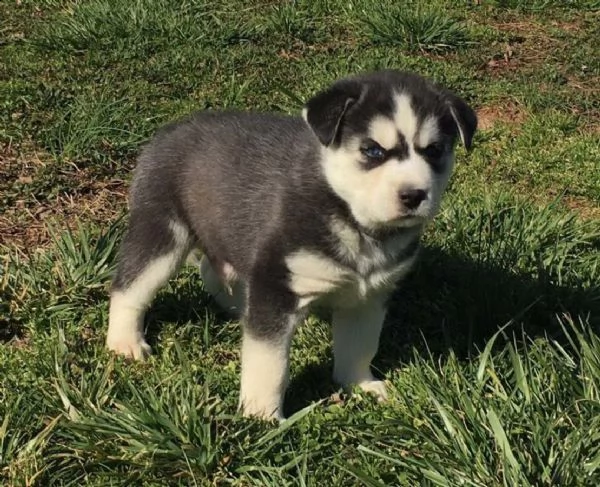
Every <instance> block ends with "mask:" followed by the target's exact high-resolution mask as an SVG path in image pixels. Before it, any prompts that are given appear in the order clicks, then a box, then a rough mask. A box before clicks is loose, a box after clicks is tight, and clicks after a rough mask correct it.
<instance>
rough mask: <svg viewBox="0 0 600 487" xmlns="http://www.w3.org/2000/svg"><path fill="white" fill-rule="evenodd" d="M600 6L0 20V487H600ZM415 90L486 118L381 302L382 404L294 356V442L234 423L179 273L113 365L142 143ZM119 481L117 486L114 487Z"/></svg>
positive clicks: (420, 5)
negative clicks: (245, 116) (337, 91)
mask: <svg viewBox="0 0 600 487" xmlns="http://www.w3.org/2000/svg"><path fill="white" fill-rule="evenodd" d="M599 8H600V4H599V3H598V2H597V1H595V0H568V1H562V0H561V1H558V0H529V1H524V0H496V1H493V0H489V1H485V0H482V1H473V2H464V1H460V2H459V1H456V0H434V1H432V2H424V1H416V0H413V1H411V0H406V1H402V2H399V1H398V2H388V3H385V2H384V3H382V2H380V1H375V0H344V1H341V0H318V1H295V2H267V1H265V2H259V1H244V2H242V1H238V0H235V1H227V0H217V1H206V0H185V1H182V2H171V1H168V0H137V1H135V2H122V1H119V0H89V1H86V2H81V1H78V0H38V1H34V0H17V1H13V0H5V1H2V2H0V18H2V19H3V22H2V26H1V27H0V59H1V60H2V62H1V63H0V106H1V108H2V109H1V110H0V210H1V211H0V249H1V250H0V259H1V261H0V266H1V267H0V374H2V380H1V381H0V481H1V483H3V484H5V485H113V484H115V485H122V484H123V482H124V481H127V482H132V483H134V484H136V485H137V484H139V485H171V484H173V485H178V484H181V485H190V484H194V485H226V484H227V485H228V484H231V485H261V486H264V485H294V486H295V485H319V484H321V485H333V484H339V485H368V486H384V485H411V486H412V485H440V486H441V485H447V486H455V485H459V484H461V485H462V484H464V485H472V486H496V485H498V486H500V485H519V486H528V485H531V486H533V485H536V486H541V485H548V486H550V485H589V486H595V485H598V484H599V483H600V414H599V412H600V340H599V338H598V332H599V326H600V284H599V283H600V116H599V114H600V53H599V48H598V41H597V39H598V38H600V27H599V26H600V15H599ZM381 67H392V68H401V69H410V70H414V71H418V72H419V73H421V74H423V75H426V76H428V77H430V78H432V79H434V80H436V81H438V82H440V83H442V84H444V85H446V86H448V87H449V88H451V89H453V90H454V91H456V92H457V93H459V94H461V95H462V96H464V97H465V98H466V99H467V100H468V102H469V103H470V104H471V105H472V106H473V107H474V108H475V109H476V110H477V112H478V114H479V119H480V131H479V132H478V134H477V136H476V138H475V142H474V148H473V150H472V152H471V153H468V154H467V153H465V151H464V150H462V149H461V150H459V152H458V155H457V165H456V172H455V174H454V176H453V179H452V183H451V187H450V188H449V191H448V194H447V198H446V200H445V202H444V205H443V208H442V211H441V214H440V215H439V218H438V219H437V220H436V221H435V222H434V223H433V224H432V226H431V228H430V229H429V231H428V233H427V238H426V248H425V251H424V252H423V255H422V259H421V262H420V264H419V266H418V268H417V269H416V271H415V272H414V273H413V274H412V275H411V276H410V278H409V279H408V280H407V281H406V282H405V283H404V284H403V285H402V286H400V287H399V289H398V292H397V294H396V295H395V297H394V300H393V302H392V309H391V311H390V314H389V317H388V320H387V326H386V328H385V331H384V335H383V339H382V346H381V351H380V353H379V355H378V357H377V358H376V360H375V368H376V370H377V372H378V374H379V375H380V376H382V377H384V378H385V379H386V380H387V381H388V383H389V385H390V389H391V399H390V401H389V402H387V403H385V404H378V403H377V402H376V401H374V400H373V399H372V398H370V397H369V396H366V395H361V394H359V393H358V392H357V393H356V394H354V395H349V394H346V393H343V392H341V391H339V390H338V389H337V388H336V386H335V384H333V383H332V382H331V379H330V374H331V347H330V330H329V327H328V325H327V322H326V321H324V320H321V319H319V318H317V317H310V318H309V319H308V320H307V322H306V323H305V324H304V326H303V327H302V328H301V329H300V330H299V332H298V335H297V337H296V339H295V342H294V347H293V351H292V380H291V384H290V389H289V393H288V397H287V401H286V404H287V410H288V413H289V414H291V415H292V419H291V420H289V421H287V422H285V423H283V424H282V425H281V426H274V425H271V424H266V423H262V422H259V421H251V420H247V419H242V418H240V417H239V416H238V415H237V414H236V401H237V397H236V394H237V388H238V386H239V335H240V334H239V323H238V322H236V321H230V320H228V319H227V318H226V317H224V316H223V315H221V314H220V313H219V311H218V310H217V308H216V307H215V304H214V302H212V301H211V299H210V298H209V297H208V296H207V295H206V293H204V291H203V289H202V284H201V282H200V280H199V279H198V274H197V272H196V270H195V269H194V268H193V267H189V268H187V269H186V270H184V271H183V272H182V273H181V275H180V276H179V277H178V278H177V279H174V280H173V281H172V282H171V283H170V285H169V286H168V287H167V288H166V289H165V290H163V291H162V292H161V293H160V294H159V296H158V298H157V299H156V301H155V303H154V305H153V307H152V309H151V311H150V313H149V315H148V318H147V326H148V332H149V336H150V343H151V345H152V346H153V349H154V352H155V354H154V355H153V357H152V358H151V359H150V360H149V361H148V362H146V363H143V364H138V363H130V362H127V361H124V360H122V359H116V358H114V357H112V356H111V355H110V354H108V353H107V352H106V351H105V350H104V347H103V340H104V333H105V330H106V324H107V286H108V283H109V281H110V276H111V274H112V271H113V269H114V262H115V260H114V259H115V250H116V247H117V245H118V242H119V240H120V238H121V235H122V230H123V222H124V215H125V214H126V197H127V188H128V184H129V181H130V178H131V169H132V168H133V166H134V162H135V155H136V153H137V151H138V150H139V147H140V145H141V144H142V143H143V142H144V141H145V140H146V139H147V138H148V137H149V136H150V135H151V134H152V133H153V131H154V130H155V129H156V128H157V127H159V126H160V125H161V124H163V123H165V122H167V121H170V120H173V119H174V118H177V117H178V116H181V115H184V114H186V113H188V112H189V111H191V110H195V109H203V108H215V109H219V108H231V107H234V108H239V109H260V110H272V111H281V112H286V113H296V112H298V111H299V110H300V108H301V106H302V102H303V101H304V100H305V99H306V98H307V97H308V96H310V95H311V94H313V93H314V92H315V91H316V90H319V89H321V88H322V87H323V86H325V85H327V84H328V83H330V82H331V81H332V80H334V79H336V78H338V77H340V76H344V75H347V74H349V73H355V72H358V71H361V70H367V69H375V68H381ZM124 479H125V480H124Z"/></svg>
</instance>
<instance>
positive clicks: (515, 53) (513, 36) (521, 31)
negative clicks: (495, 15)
mask: <svg viewBox="0 0 600 487" xmlns="http://www.w3.org/2000/svg"><path fill="white" fill-rule="evenodd" d="M487 23H488V24H489V25H490V26H491V27H493V28H495V29H497V30H498V31H500V32H501V33H502V34H503V35H504V37H505V39H506V40H505V41H504V42H498V43H496V46H497V47H496V52H495V53H494V54H493V55H492V58H491V59H489V60H488V61H487V62H486V63H485V64H484V65H483V66H482V69H483V70H485V71H486V72H488V73H490V74H496V75H502V74H504V73H506V72H507V71H508V72H510V71H517V70H524V71H531V70H533V69H537V68H539V67H540V66H542V65H544V64H547V63H554V59H555V58H556V57H557V55H558V56H560V53H561V52H562V51H563V50H564V49H568V48H569V47H568V42H569V41H568V40H565V39H559V38H558V36H557V35H556V34H555V33H553V32H552V29H559V30H561V31H563V32H565V33H567V34H568V35H569V36H570V37H573V38H575V37H576V35H577V33H578V31H579V30H580V29H581V28H582V26H581V25H580V24H579V23H577V22H553V23H552V24H551V25H544V24H542V23H540V22H539V21H537V20H536V19H535V18H534V17H532V16H526V15H522V14H520V15H519V16H518V17H517V16H515V17H511V16H504V18H503V20H498V21H490V19H487Z"/></svg>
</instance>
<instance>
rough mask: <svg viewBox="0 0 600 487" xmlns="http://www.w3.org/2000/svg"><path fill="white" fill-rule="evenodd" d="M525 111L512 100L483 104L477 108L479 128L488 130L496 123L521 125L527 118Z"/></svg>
mask: <svg viewBox="0 0 600 487" xmlns="http://www.w3.org/2000/svg"><path fill="white" fill-rule="evenodd" d="M527 115H528V114H527V112H526V111H525V109H524V108H523V107H522V106H521V105H519V104H518V103H516V102H515V101H514V100H503V101H499V102H496V103H494V104H491V105H484V106H483V107H481V108H480V109H479V110H477V118H478V120H479V129H480V130H490V129H491V128H493V127H494V125H496V124H497V123H505V124H512V125H514V126H516V127H519V126H521V125H522V124H523V123H524V122H525V120H527Z"/></svg>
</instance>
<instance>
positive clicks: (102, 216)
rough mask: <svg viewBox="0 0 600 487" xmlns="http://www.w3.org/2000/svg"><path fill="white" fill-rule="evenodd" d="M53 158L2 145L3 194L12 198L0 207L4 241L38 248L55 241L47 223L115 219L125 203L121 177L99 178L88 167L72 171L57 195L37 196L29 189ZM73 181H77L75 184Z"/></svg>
mask: <svg viewBox="0 0 600 487" xmlns="http://www.w3.org/2000/svg"><path fill="white" fill-rule="evenodd" d="M51 163H53V161H51V158H50V157H49V156H48V155H47V154H44V153H43V152H40V151H36V150H35V149H34V148H33V147H21V148H20V149H19V150H16V149H15V148H12V147H10V146H5V147H3V148H0V167H1V168H2V170H0V193H4V194H7V195H8V192H9V190H10V192H11V193H13V194H16V195H17V196H16V197H14V196H13V197H7V201H8V203H6V202H5V203H2V204H3V205H4V206H3V207H2V208H1V210H2V211H0V245H14V246H16V247H18V248H22V249H27V250H28V251H35V250H36V249H38V248H42V247H45V246H46V245H47V244H48V243H49V242H50V233H49V231H48V224H49V223H53V224H54V225H55V226H58V227H65V228H66V227H70V228H73V227H74V226H75V224H76V222H77V221H82V222H93V223H98V224H103V223H105V222H108V221H110V220H112V219H113V218H115V216H116V215H118V214H119V212H120V211H121V210H122V209H123V207H124V206H125V204H126V198H127V196H126V194H127V187H126V183H125V182H124V181H123V180H120V179H104V180H98V179H96V178H94V176H93V175H91V174H89V172H88V171H86V170H80V169H76V168H75V169H73V170H72V171H71V172H70V173H69V178H70V184H69V187H68V188H65V191H60V192H58V194H57V195H56V196H54V197H52V198H48V199H44V200H41V201H40V200H38V199H36V197H35V195H33V194H28V193H27V191H20V190H15V189H14V188H15V185H19V186H22V187H24V188H26V187H27V186H28V185H30V184H34V183H35V182H36V179H38V178H39V177H40V176H39V172H40V170H41V169H43V168H44V166H45V165H46V164H51ZM71 181H72V184H71Z"/></svg>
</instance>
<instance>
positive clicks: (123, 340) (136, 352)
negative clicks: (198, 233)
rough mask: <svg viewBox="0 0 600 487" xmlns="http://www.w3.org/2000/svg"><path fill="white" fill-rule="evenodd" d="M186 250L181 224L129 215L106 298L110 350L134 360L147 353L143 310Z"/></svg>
mask: <svg viewBox="0 0 600 487" xmlns="http://www.w3.org/2000/svg"><path fill="white" fill-rule="evenodd" d="M189 248H190V237H189V232H188V230H187V228H186V227H185V226H184V225H182V224H181V223H179V222H176V221H174V220H169V219H167V218H156V219H153V220H151V221H150V220H149V219H148V218H145V215H144V216H141V215H137V214H135V213H132V215H131V219H130V223H129V228H128V231H127V234H126V236H125V239H124V240H123V244H122V245H121V250H120V257H119V265H118V267H117V274H116V276H115V279H114V281H113V284H112V289H111V295H110V310H109V322H108V334H107V337H106V345H107V347H108V348H109V349H110V350H112V351H114V352H116V353H118V354H121V355H125V356H128V357H132V358H134V359H143V358H144V357H145V356H146V355H148V354H149V353H150V346H149V345H148V344H147V343H146V341H145V339H144V314H145V311H146V308H147V307H148V306H149V305H150V303H151V301H152V299H153V298H154V296H155V295H156V293H157V292H158V290H159V289H160V288H161V287H162V286H163V285H164V284H165V283H166V282H167V280H168V279H169V278H170V277H171V276H172V275H173V274H174V273H175V271H176V270H177V269H178V268H179V266H180V265H181V262H182V260H183V258H184V257H185V256H186V254H187V252H188V251H189Z"/></svg>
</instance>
